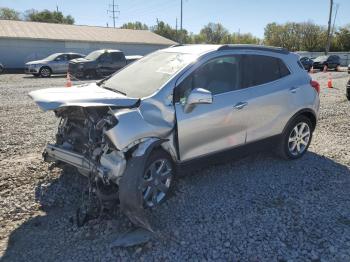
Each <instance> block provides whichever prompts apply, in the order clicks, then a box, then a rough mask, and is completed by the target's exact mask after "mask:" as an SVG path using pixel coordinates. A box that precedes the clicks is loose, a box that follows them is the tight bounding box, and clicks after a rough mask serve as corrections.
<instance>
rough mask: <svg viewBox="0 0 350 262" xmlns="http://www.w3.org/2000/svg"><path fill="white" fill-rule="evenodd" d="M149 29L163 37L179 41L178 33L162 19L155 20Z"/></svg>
mask: <svg viewBox="0 0 350 262" xmlns="http://www.w3.org/2000/svg"><path fill="white" fill-rule="evenodd" d="M151 31H153V32H154V33H156V34H158V35H161V36H163V37H165V38H168V39H171V40H173V41H177V42H180V41H179V34H178V33H177V32H176V30H175V29H173V28H172V27H171V26H170V25H169V24H167V23H164V22H163V21H157V24H156V25H155V26H153V27H151Z"/></svg>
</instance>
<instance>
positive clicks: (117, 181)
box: [30, 90, 174, 231]
mask: <svg viewBox="0 0 350 262" xmlns="http://www.w3.org/2000/svg"><path fill="white" fill-rule="evenodd" d="M35 92H37V91H35ZM35 92H33V93H31V94H30V96H31V97H32V98H33V99H34V100H36V99H38V97H37V96H36V94H35ZM40 92H42V90H40ZM42 97H43V96H42V95H41V98H42ZM124 101H125V100H124ZM36 102H37V103H38V101H36ZM133 102H134V103H130V105H125V104H124V105H123V106H122V107H120V106H118V105H114V106H111V105H110V104H108V105H107V104H106V105H101V104H100V105H99V106H97V105H94V106H90V105H91V101H89V106H85V105H84V103H82V104H79V103H78V102H75V103H71V104H70V105H69V106H68V105H66V104H62V103H61V105H62V106H58V107H57V106H56V107H55V108H50V109H49V110H54V112H55V115H56V117H58V118H60V122H59V126H58V131H57V134H56V143H55V144H48V145H47V146H46V148H45V150H44V152H43V157H44V160H45V161H48V162H54V163H57V164H68V165H71V166H74V167H76V168H77V170H78V171H79V173H81V174H82V175H84V176H86V177H88V179H89V187H90V188H89V192H96V195H97V196H98V197H99V198H100V200H101V201H104V200H110V199H114V198H118V199H119V201H120V207H121V209H122V211H123V212H124V213H125V214H126V215H127V216H128V217H129V219H130V220H131V221H132V222H133V223H134V224H135V225H136V226H140V227H143V228H145V229H147V230H150V231H152V228H151V226H150V224H149V222H148V220H147V218H146V215H145V211H144V203H143V189H142V183H143V173H144V169H145V163H146V160H147V157H148V155H149V154H150V152H151V151H152V150H153V149H154V148H155V147H160V146H161V144H162V143H164V142H165V141H167V139H166V138H167V137H169V135H170V134H171V133H172V130H173V126H174V123H173V121H164V120H163V118H162V117H161V115H159V119H157V118H156V119H155V116H157V114H159V113H160V110H157V108H156V107H155V106H153V105H151V106H150V105H145V106H144V107H142V106H140V102H139V101H138V102H137V101H136V103H135V101H133ZM38 104H40V106H41V107H42V108H44V107H45V105H46V104H45V101H42V99H41V101H39V103H38ZM149 116H151V117H149Z"/></svg>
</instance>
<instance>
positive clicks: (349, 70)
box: [348, 64, 350, 74]
mask: <svg viewBox="0 0 350 262" xmlns="http://www.w3.org/2000/svg"><path fill="white" fill-rule="evenodd" d="M348 74H350V64H349V65H348Z"/></svg>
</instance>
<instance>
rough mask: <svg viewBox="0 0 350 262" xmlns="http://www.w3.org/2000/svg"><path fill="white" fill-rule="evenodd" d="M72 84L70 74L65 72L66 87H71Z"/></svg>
mask: <svg viewBox="0 0 350 262" xmlns="http://www.w3.org/2000/svg"><path fill="white" fill-rule="evenodd" d="M71 86H72V81H71V80H70V74H69V72H67V82H66V87H71Z"/></svg>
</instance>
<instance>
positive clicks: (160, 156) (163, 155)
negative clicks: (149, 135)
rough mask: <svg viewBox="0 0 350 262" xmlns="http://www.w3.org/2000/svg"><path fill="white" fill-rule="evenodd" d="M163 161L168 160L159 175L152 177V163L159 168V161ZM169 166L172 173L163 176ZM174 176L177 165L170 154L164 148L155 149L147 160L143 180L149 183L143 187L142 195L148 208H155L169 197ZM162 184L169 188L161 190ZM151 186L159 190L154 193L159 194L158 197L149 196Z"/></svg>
mask: <svg viewBox="0 0 350 262" xmlns="http://www.w3.org/2000/svg"><path fill="white" fill-rule="evenodd" d="M161 161H166V162H165V163H164V166H163V169H162V170H160V174H159V177H153V178H152V177H150V172H151V171H150V169H151V168H152V165H154V166H155V167H158V168H159V167H160V165H159V166H158V162H161ZM167 168H170V170H171V171H170V174H169V175H167V176H163V175H162V174H166V170H167ZM174 177H175V166H174V162H173V160H172V158H171V157H170V155H169V154H168V153H167V152H165V151H164V150H162V149H156V150H154V151H153V152H152V153H151V154H150V156H149V157H148V159H147V160H146V165H145V169H144V172H143V181H144V182H145V183H147V185H149V186H147V185H146V184H145V185H144V186H143V187H142V197H143V201H144V203H143V204H144V206H145V207H147V208H153V207H156V206H158V205H160V204H161V203H163V202H164V201H165V200H166V199H167V198H168V197H169V193H170V192H171V190H172V188H173V185H174ZM156 180H157V182H156ZM161 185H163V186H164V185H165V186H166V187H167V190H166V191H161V190H159V188H163V186H161ZM151 187H153V188H157V190H158V191H159V192H156V193H155V194H154V195H157V194H159V195H157V196H156V197H153V195H152V196H149V193H150V192H152V191H150V190H151ZM147 193H148V194H147ZM161 193H163V194H161ZM146 196H148V197H150V198H151V199H149V198H145V197H146ZM154 199H155V200H154Z"/></svg>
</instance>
